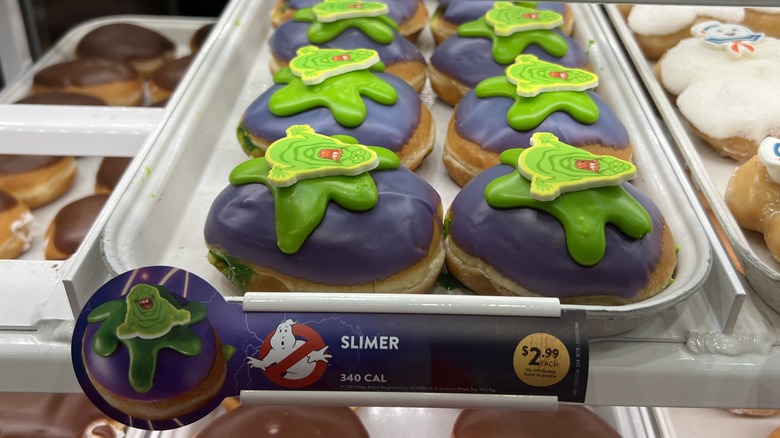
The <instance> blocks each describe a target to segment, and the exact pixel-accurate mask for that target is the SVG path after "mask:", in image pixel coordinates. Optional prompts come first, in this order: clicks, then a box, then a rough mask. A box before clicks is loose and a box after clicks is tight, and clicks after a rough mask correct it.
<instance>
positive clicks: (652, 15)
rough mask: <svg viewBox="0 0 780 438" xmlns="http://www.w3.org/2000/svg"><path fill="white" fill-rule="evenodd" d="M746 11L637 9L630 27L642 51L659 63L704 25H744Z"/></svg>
mask: <svg viewBox="0 0 780 438" xmlns="http://www.w3.org/2000/svg"><path fill="white" fill-rule="evenodd" d="M744 19H745V11H744V9H743V8H737V7H729V6H720V7H715V6H676V5H674V6H669V5H663V6H662V5H634V6H633V7H632V8H631V10H630V11H629V12H628V17H627V18H626V24H627V25H628V28H629V29H631V32H632V33H633V34H634V39H635V40H636V42H637V44H638V45H639V48H640V49H641V50H642V52H643V53H644V54H645V56H646V57H647V58H648V59H651V60H657V59H658V58H660V57H661V56H662V55H663V54H664V53H665V52H666V51H667V50H669V49H670V48H672V47H674V46H675V45H677V43H679V42H680V41H681V40H683V39H685V38H688V37H690V35H691V33H690V29H691V26H693V25H694V24H696V23H699V22H702V21H711V20H719V21H722V22H724V23H740V22H742V21H743V20H744Z"/></svg>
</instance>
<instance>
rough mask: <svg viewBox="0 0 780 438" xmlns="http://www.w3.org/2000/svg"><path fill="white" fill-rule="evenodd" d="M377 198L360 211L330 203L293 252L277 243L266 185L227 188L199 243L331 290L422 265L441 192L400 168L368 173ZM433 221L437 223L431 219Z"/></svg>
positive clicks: (216, 202)
mask: <svg viewBox="0 0 780 438" xmlns="http://www.w3.org/2000/svg"><path fill="white" fill-rule="evenodd" d="M371 175H372V176H373V178H374V181H375V182H376V187H377V191H378V192H379V201H378V202H377V204H376V206H374V208H372V209H371V210H369V211H365V212H357V213H356V212H352V211H348V210H345V209H343V208H341V207H339V206H338V205H336V204H335V203H331V204H330V205H329V206H328V210H327V213H326V214H325V217H324V219H323V220H322V222H321V223H320V225H319V226H318V227H317V229H316V230H315V231H314V232H313V233H312V234H311V235H310V236H309V237H308V238H307V239H306V241H305V242H304V244H303V246H302V247H301V248H300V250H298V252H296V253H294V254H285V253H283V252H282V251H281V250H280V249H279V248H278V246H277V243H276V227H275V225H274V224H275V210H274V199H273V196H272V194H271V192H270V191H269V190H268V188H267V187H266V186H265V185H263V184H246V185H242V186H232V185H230V186H228V187H226V188H225V189H224V190H223V191H222V193H220V194H219V195H218V196H217V198H216V199H215V200H214V203H213V204H212V206H211V209H210V211H209V214H208V216H207V218H206V226H205V230H204V237H205V239H206V242H207V243H208V244H210V245H216V246H218V247H221V248H222V249H223V250H224V251H225V252H227V254H228V255H230V256H232V257H237V258H239V259H241V260H243V261H247V262H251V263H254V264H257V265H261V266H264V267H267V268H270V269H273V270H275V271H278V272H280V273H282V274H286V275H290V276H294V277H297V278H301V279H304V280H308V281H310V282H315V283H323V284H329V285H353V284H363V283H370V282H373V281H376V280H378V279H379V280H381V279H385V278H387V277H389V276H391V275H393V274H396V273H398V272H401V271H403V270H404V269H406V268H409V267H411V266H413V265H415V264H416V263H419V262H420V261H421V260H423V259H424V258H425V257H426V256H427V255H428V252H429V249H430V245H431V240H432V239H433V236H434V227H435V226H440V225H436V224H435V223H434V219H435V218H437V217H438V211H439V210H438V209H439V206H440V204H441V199H440V197H439V194H438V193H437V192H436V190H434V189H433V188H432V187H431V186H430V185H429V184H428V183H427V182H425V181H424V180H423V179H421V178H420V177H418V176H417V175H415V174H414V173H412V172H411V171H410V170H408V169H406V168H405V167H403V166H402V167H399V168H398V169H396V170H383V171H375V172H372V173H371ZM436 220H437V222H438V219H436Z"/></svg>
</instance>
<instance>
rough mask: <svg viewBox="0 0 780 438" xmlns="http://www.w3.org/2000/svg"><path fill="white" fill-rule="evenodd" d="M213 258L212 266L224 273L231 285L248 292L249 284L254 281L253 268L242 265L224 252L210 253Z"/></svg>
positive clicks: (238, 260)
mask: <svg viewBox="0 0 780 438" xmlns="http://www.w3.org/2000/svg"><path fill="white" fill-rule="evenodd" d="M209 254H210V255H211V257H212V264H213V265H214V267H216V268H217V269H218V270H219V272H221V273H222V275H224V276H225V277H226V278H227V279H228V280H229V281H230V282H231V283H233V284H235V285H236V286H238V288H239V289H241V290H244V291H245V290H247V288H248V287H249V282H250V281H251V280H252V276H253V275H254V272H253V271H252V268H250V267H249V266H247V265H245V264H243V263H241V260H240V259H238V258H236V257H232V256H230V255H228V254H227V253H226V252H224V251H220V252H218V253H217V252H214V251H209Z"/></svg>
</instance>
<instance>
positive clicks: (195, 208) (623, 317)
mask: <svg viewBox="0 0 780 438" xmlns="http://www.w3.org/2000/svg"><path fill="white" fill-rule="evenodd" d="M272 5H273V2H272V1H263V2H243V3H241V4H240V5H239V6H238V7H237V8H236V10H235V11H234V15H233V16H232V19H231V20H230V28H229V29H227V31H226V33H225V35H224V36H225V38H222V39H221V40H220V41H219V43H220V45H218V46H215V47H214V50H212V51H210V52H209V55H210V58H209V59H208V60H205V61H204V63H205V64H207V65H208V66H209V70H208V72H205V71H204V72H203V74H200V75H197V76H196V77H194V78H192V83H191V84H189V89H190V90H193V92H190V93H187V94H186V95H185V96H183V98H182V101H181V102H180V105H178V107H177V108H176V110H175V111H173V112H172V113H171V114H170V118H169V119H168V120H167V123H166V127H165V129H162V130H161V131H159V132H158V133H159V135H158V136H157V137H156V138H153V139H150V142H152V143H153V145H152V146H151V150H150V152H149V154H147V156H146V157H144V160H143V163H142V165H141V166H142V168H146V169H148V170H149V174H148V175H147V176H146V178H144V180H143V182H142V183H139V184H135V185H133V186H132V187H128V188H127V190H126V191H125V192H124V193H123V194H122V196H121V198H120V199H119V200H118V202H117V206H116V210H115V211H114V213H113V214H112V215H111V217H109V219H108V220H107V223H106V227H105V230H104V233H103V238H102V251H103V254H104V258H105V262H106V264H107V265H108V267H109V269H110V270H111V271H112V272H113V273H114V274H117V273H121V272H125V271H127V270H130V269H134V268H136V267H138V266H146V265H157V264H165V265H171V266H176V267H180V268H183V269H186V270H188V271H190V272H193V273H195V274H197V275H199V276H201V277H203V278H204V279H206V280H207V281H208V282H210V283H211V284H213V285H214V286H215V287H217V289H219V290H220V291H222V292H223V293H224V294H226V295H230V294H235V293H236V290H235V288H234V287H233V286H232V285H231V284H230V283H228V281H227V280H226V279H225V278H224V277H223V276H222V274H220V273H219V272H218V271H217V270H216V269H215V268H214V267H212V266H211V265H209V263H208V261H207V259H206V254H207V251H206V247H205V243H204V241H203V226H204V221H205V216H206V213H207V212H208V209H209V207H210V205H211V203H212V201H213V200H214V198H215V197H216V195H217V194H218V193H219V192H220V191H221V190H222V189H223V188H224V187H225V186H226V185H227V175H228V174H229V172H230V170H231V169H232V168H233V167H235V166H236V165H237V164H239V163H241V162H243V161H245V160H246V159H247V158H246V156H245V155H244V154H243V152H242V151H241V148H240V147H239V144H238V142H237V139H236V135H235V126H236V125H237V123H238V121H239V119H240V117H241V115H242V113H243V112H244V110H245V109H246V108H247V106H248V105H249V104H250V103H251V102H252V100H254V99H255V98H256V97H257V96H258V95H259V94H260V93H262V92H263V90H265V89H266V88H268V87H269V86H270V85H271V75H270V73H269V69H268V62H269V59H270V51H269V48H268V44H267V40H268V37H269V35H270V33H271V31H272V29H271V28H270V27H269V26H268V16H269V13H270V8H271V7H272ZM572 8H573V9H574V13H575V16H576V17H577V26H576V28H577V30H576V32H575V35H574V37H575V39H576V40H577V41H578V42H579V43H580V44H581V45H582V47H587V48H588V52H589V56H590V59H591V62H592V65H593V66H594V70H595V71H596V72H598V73H599V76H600V83H601V85H600V86H599V89H598V92H599V93H600V94H601V95H602V96H603V97H604V98H605V100H607V102H609V104H610V105H611V106H612V108H613V109H614V111H615V112H616V113H617V114H619V115H620V116H621V118H622V120H623V122H624V124H625V125H626V126H627V128H628V132H629V134H630V137H631V142H632V144H633V146H634V151H635V153H634V161H635V163H636V164H637V167H638V169H639V171H638V177H637V178H636V179H635V180H634V181H633V183H634V184H635V185H636V186H638V187H640V188H641V189H642V190H643V191H644V192H645V193H648V194H649V195H650V196H651V197H652V198H653V200H654V201H655V202H656V203H657V204H658V206H659V208H660V209H661V210H662V211H663V213H664V214H665V217H666V219H667V220H668V223H669V225H670V228H671V229H672V231H673V233H674V237H675V240H676V243H677V245H678V246H679V251H678V268H677V273H676V279H675V281H674V283H673V284H671V285H670V286H669V287H668V288H667V289H666V290H665V291H664V292H662V293H660V294H659V295H657V296H655V297H653V298H650V299H648V300H645V301H643V302H640V303H636V304H629V305H623V306H577V305H564V306H563V307H564V308H577V309H583V310H585V311H586V312H587V314H588V317H589V320H590V321H591V324H590V326H591V327H590V329H591V332H590V333H591V336H599V335H605V334H614V333H619V332H622V331H626V330H629V329H631V328H634V327H636V326H638V325H639V324H641V323H642V322H643V321H645V320H646V319H647V318H649V317H651V316H652V315H654V314H657V313H658V312H660V311H662V310H664V309H667V308H670V307H672V306H674V305H675V304H677V303H679V302H681V301H683V300H685V299H686V298H687V297H689V296H690V295H691V294H693V293H694V292H696V291H697V290H699V287H700V286H701V285H702V284H703V282H704V281H705V279H706V278H707V275H708V273H709V271H710V267H711V263H712V257H713V256H712V251H711V247H710V244H709V240H708V239H707V236H706V233H704V232H703V231H702V222H701V217H700V215H699V214H697V210H696V209H695V208H694V207H693V204H692V200H691V198H689V197H687V196H686V194H685V190H681V189H680V187H681V186H684V185H685V184H687V183H686V182H685V180H684V178H683V177H681V175H682V171H681V170H680V169H679V167H676V166H677V165H676V163H675V162H674V161H672V160H670V159H669V157H668V156H667V155H666V152H665V151H666V150H667V149H668V146H666V145H664V144H662V142H663V141H664V140H663V137H661V136H659V135H657V134H656V132H654V130H652V129H648V124H647V123H646V115H645V114H644V113H643V112H642V111H641V108H642V105H641V103H640V102H639V99H642V94H641V86H640V84H638V83H637V82H636V81H634V80H632V77H631V76H630V75H629V74H628V73H627V71H626V70H625V66H624V65H622V64H620V63H619V62H618V61H617V60H616V58H615V54H614V53H612V49H611V48H609V47H607V46H605V45H603V44H604V41H606V40H607V39H608V37H607V36H606V35H605V34H604V33H603V31H602V29H601V27H600V26H599V25H598V24H597V23H596V22H595V20H594V19H593V15H592V13H593V12H592V10H591V9H589V7H588V6H584V5H572ZM225 22H226V21H223V23H225ZM221 31H225V29H221ZM425 36H426V38H424V39H423V40H422V41H421V42H420V43H419V45H420V46H421V51H422V52H423V54H425V55H430V53H431V52H432V49H433V44H432V40H431V39H430V37H429V35H428V34H427V33H426V34H425ZM194 90H197V92H194ZM421 97H422V99H423V102H424V103H425V105H427V106H428V107H429V108H430V110H431V112H432V113H433V116H434V121H435V124H436V136H437V140H436V145H435V150H434V152H433V154H432V155H431V156H429V157H428V158H427V159H426V160H425V162H424V163H423V165H422V166H421V168H420V169H419V170H418V172H417V173H418V175H420V176H422V177H423V178H425V179H426V180H427V181H428V182H430V183H431V184H432V185H433V186H434V187H435V188H436V189H437V190H438V191H439V193H440V194H441V196H442V201H443V203H444V206H445V208H447V206H449V204H450V202H451V200H452V199H453V197H454V196H455V194H456V193H457V191H458V189H459V188H458V187H457V186H456V185H455V183H454V182H452V181H451V179H450V178H449V176H448V175H447V174H446V172H445V170H444V167H443V164H442V162H441V150H442V145H443V140H444V137H445V131H446V126H447V123H448V121H449V119H450V117H451V114H452V108H451V107H449V106H447V105H445V104H443V103H442V102H440V101H438V100H437V99H435V96H434V95H433V94H432V92H431V90H430V88H429V86H426V88H425V89H424V90H423V92H422V95H421ZM693 202H695V201H693Z"/></svg>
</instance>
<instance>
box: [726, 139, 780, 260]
mask: <svg viewBox="0 0 780 438" xmlns="http://www.w3.org/2000/svg"><path fill="white" fill-rule="evenodd" d="M725 196H726V205H727V206H728V208H729V210H730V211H731V214H732V215H733V216H734V219H736V221H737V223H739V225H740V226H742V227H744V228H747V229H748V230H753V231H758V232H759V233H762V234H763V235H764V240H765V241H766V245H767V247H768V248H769V252H770V253H771V254H772V257H774V258H775V260H777V261H778V263H780V139H778V138H775V137H767V138H766V139H764V141H762V142H761V145H760V147H759V149H758V154H756V155H755V156H754V157H752V158H751V159H749V160H748V161H746V162H745V163H744V164H742V165H741V166H739V168H737V170H736V171H735V172H734V174H733V175H732V177H731V179H730V180H729V184H728V186H727V187H726V193H725Z"/></svg>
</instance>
